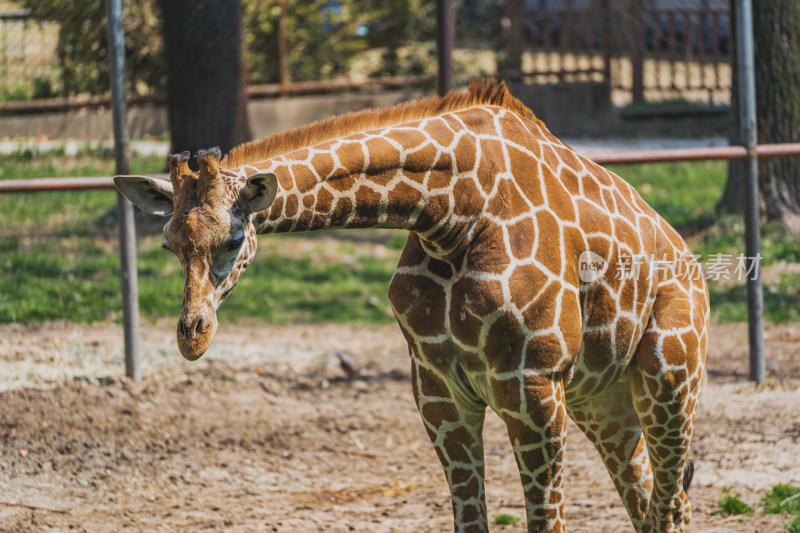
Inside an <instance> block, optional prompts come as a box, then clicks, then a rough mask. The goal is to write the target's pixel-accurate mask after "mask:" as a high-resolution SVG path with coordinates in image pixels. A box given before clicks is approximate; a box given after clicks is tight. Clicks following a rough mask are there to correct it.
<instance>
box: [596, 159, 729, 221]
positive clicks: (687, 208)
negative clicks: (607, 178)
mask: <svg viewBox="0 0 800 533" xmlns="http://www.w3.org/2000/svg"><path fill="white" fill-rule="evenodd" d="M609 169H610V170H612V171H613V172H615V173H616V174H618V175H619V176H620V177H622V178H623V179H625V181H627V182H628V183H630V184H631V185H633V186H634V187H635V188H636V190H637V191H639V194H641V195H642V198H644V199H645V201H646V202H647V203H648V204H650V207H652V208H653V209H655V210H656V211H657V212H658V213H659V214H660V215H661V216H663V217H664V218H665V219H666V220H667V222H669V223H670V224H672V225H673V226H675V227H677V228H681V227H685V226H691V225H694V224H696V223H697V222H698V221H702V220H704V219H707V218H709V217H711V216H713V213H714V205H715V204H716V202H717V200H718V199H719V196H720V194H721V191H722V189H723V187H724V186H725V179H726V176H727V165H726V163H724V162H720V161H695V162H682V163H654V164H650V165H613V166H610V167H609Z"/></svg>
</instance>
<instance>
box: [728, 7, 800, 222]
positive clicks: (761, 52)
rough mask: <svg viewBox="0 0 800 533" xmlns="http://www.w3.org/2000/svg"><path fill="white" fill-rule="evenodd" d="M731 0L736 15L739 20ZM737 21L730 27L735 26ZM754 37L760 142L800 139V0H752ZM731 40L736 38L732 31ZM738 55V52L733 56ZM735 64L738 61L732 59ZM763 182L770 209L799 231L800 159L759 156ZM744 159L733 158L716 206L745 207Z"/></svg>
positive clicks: (733, 104) (767, 209)
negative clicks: (755, 0)
mask: <svg viewBox="0 0 800 533" xmlns="http://www.w3.org/2000/svg"><path fill="white" fill-rule="evenodd" d="M733 8H734V2H731V20H734V12H733ZM733 26H734V25H733V24H731V27H732V28H733ZM753 33H754V37H755V50H756V61H755V77H756V96H757V98H756V112H757V116H758V142H759V144H762V143H763V144H766V143H780V142H798V140H800V2H797V0H770V1H769V2H753ZM732 42H734V43H735V42H736V36H735V34H734V35H733V39H732ZM734 57H735V56H734ZM733 64H734V65H735V64H736V61H735V60H734V61H733ZM736 79H737V72H736V69H735V67H734V70H733V80H734V83H733V90H732V98H731V110H732V113H733V117H734V120H733V123H734V124H733V126H734V133H733V134H732V136H731V139H732V140H734V139H736V142H737V143H738V142H739V140H738V125H739V115H738V112H737V109H738V105H737V94H738V91H736V85H737V83H736ZM759 188H760V190H761V195H762V198H763V202H764V207H765V213H766V216H767V218H768V219H770V220H779V221H781V222H782V223H783V224H785V225H786V226H787V227H789V228H791V229H793V230H794V231H800V161H798V160H797V159H796V158H770V159H766V158H763V159H761V160H760V161H759ZM742 189H743V173H742V171H741V163H738V162H731V164H730V165H729V173H728V182H727V184H726V186H725V191H724V193H723V195H722V198H720V201H719V203H718V204H717V207H718V208H719V209H721V210H724V211H731V212H740V211H741V210H742Z"/></svg>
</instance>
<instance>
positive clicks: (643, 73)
mask: <svg viewBox="0 0 800 533" xmlns="http://www.w3.org/2000/svg"><path fill="white" fill-rule="evenodd" d="M507 6H508V12H507V14H506V18H505V20H506V21H507V22H506V25H507V27H508V31H509V36H508V38H507V39H506V47H505V55H506V61H505V65H504V68H503V69H502V70H501V75H502V76H503V77H505V78H511V79H523V80H525V81H528V82H530V83H537V84H542V83H557V82H586V81H597V82H603V81H607V82H608V83H609V84H610V86H611V88H612V90H613V92H612V100H613V102H614V104H615V105H617V106H622V105H626V104H630V103H632V102H642V101H647V102H663V101H683V102H690V103H700V104H707V105H721V104H729V103H730V87H731V68H730V60H731V55H730V54H731V46H730V44H731V43H730V40H731V32H730V17H729V13H728V8H727V2H725V3H723V4H720V3H719V2H713V3H712V2H710V1H708V0H707V1H704V2H693V3H688V4H687V3H678V2H653V1H650V2H645V1H644V0H631V1H629V2H612V1H611V0H597V1H592V2H589V1H583V2H581V1H579V0H564V1H562V2H546V1H545V2H536V3H533V2H527V3H526V2H523V1H522V0H511V1H509V2H508V4H507Z"/></svg>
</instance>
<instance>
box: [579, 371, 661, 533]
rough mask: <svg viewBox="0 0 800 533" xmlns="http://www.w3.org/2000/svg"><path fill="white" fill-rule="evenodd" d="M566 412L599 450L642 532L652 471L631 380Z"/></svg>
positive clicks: (615, 384)
mask: <svg viewBox="0 0 800 533" xmlns="http://www.w3.org/2000/svg"><path fill="white" fill-rule="evenodd" d="M567 411H568V413H569V415H570V417H571V418H572V420H573V422H575V424H577V425H578V427H579V428H581V430H582V431H583V433H584V434H585V435H586V437H587V438H588V439H589V440H590V441H592V443H593V444H594V446H595V448H596V449H597V451H598V452H599V453H600V456H601V457H602V458H603V463H604V464H605V466H606V470H608V473H609V475H610V476H611V479H612V480H613V481H614V485H615V486H616V488H617V492H619V495H620V498H622V502H623V503H624V504H625V509H626V510H627V511H628V516H630V518H631V522H632V523H633V526H634V527H635V528H636V531H637V532H641V531H642V530H643V528H644V520H645V514H646V513H647V504H648V502H649V500H650V493H651V491H652V490H653V474H652V471H651V469H650V459H649V457H648V455H647V446H646V444H645V439H644V433H643V431H642V427H641V425H640V423H639V415H638V414H637V413H636V409H635V408H634V406H633V398H632V397H631V385H630V383H629V382H628V381H617V382H616V383H614V384H612V385H611V386H610V387H608V388H607V389H606V390H604V391H603V392H601V393H600V394H598V395H597V396H595V397H593V398H591V399H590V400H588V401H587V402H585V403H582V404H580V405H577V406H571V407H569V408H568V409H567Z"/></svg>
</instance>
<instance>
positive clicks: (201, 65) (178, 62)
mask: <svg viewBox="0 0 800 533" xmlns="http://www.w3.org/2000/svg"><path fill="white" fill-rule="evenodd" d="M159 4H160V7H161V12H162V15H163V20H164V50H165V54H166V63H167V108H168V115H169V129H170V137H171V144H172V152H173V153H175V152H181V151H183V150H190V151H191V152H195V151H197V150H198V149H202V148H209V147H213V146H219V147H220V148H221V149H222V152H223V153H225V152H227V151H228V150H230V149H231V148H232V147H234V146H236V145H237V144H240V143H242V142H245V141H247V140H249V139H250V125H249V122H248V119H247V95H246V93H245V69H244V58H243V54H242V24H241V22H242V21H241V14H240V11H239V2H219V1H213V0H159Z"/></svg>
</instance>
